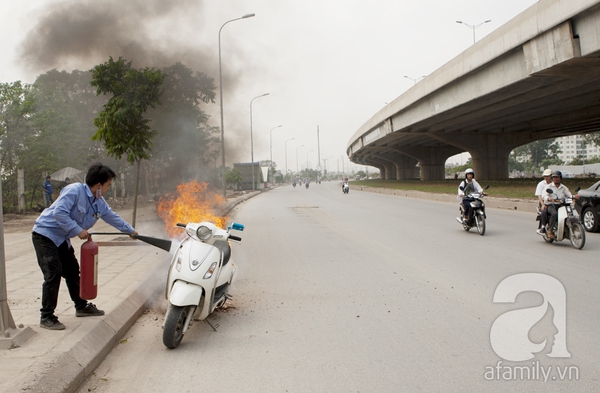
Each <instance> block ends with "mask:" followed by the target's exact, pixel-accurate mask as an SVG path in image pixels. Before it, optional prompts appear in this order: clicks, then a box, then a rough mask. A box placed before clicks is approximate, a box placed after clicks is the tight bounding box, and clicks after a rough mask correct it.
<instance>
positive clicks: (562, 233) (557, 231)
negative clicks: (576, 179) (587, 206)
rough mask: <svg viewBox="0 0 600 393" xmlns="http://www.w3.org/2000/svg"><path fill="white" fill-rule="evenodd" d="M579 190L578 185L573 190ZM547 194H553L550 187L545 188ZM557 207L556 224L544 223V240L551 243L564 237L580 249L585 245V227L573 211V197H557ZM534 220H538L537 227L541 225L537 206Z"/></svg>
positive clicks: (539, 211) (539, 210)
mask: <svg viewBox="0 0 600 393" xmlns="http://www.w3.org/2000/svg"><path fill="white" fill-rule="evenodd" d="M579 190H580V188H579V187H577V188H576V189H575V192H578V191H579ZM546 192H547V193H548V194H553V193H554V192H553V191H552V189H550V188H549V189H547V190H546ZM558 201H559V202H560V203H558V204H557V205H558V208H557V209H556V211H557V212H556V214H557V219H556V224H555V225H554V226H552V227H550V224H547V225H546V228H545V229H546V231H545V232H544V233H542V234H541V235H542V237H543V238H544V241H546V242H547V243H552V242H554V241H556V242H560V241H562V240H564V239H569V240H570V241H571V244H572V245H573V247H575V248H576V249H578V250H581V249H582V248H583V246H584V245H585V229H584V228H583V224H582V223H581V220H580V219H579V217H578V216H576V215H575V214H574V213H573V207H572V204H573V198H565V199H558ZM537 213H538V215H537V217H536V221H538V222H539V224H538V229H540V228H541V227H542V221H541V213H542V211H541V209H540V208H539V207H538V210H537ZM550 231H552V233H553V234H554V236H553V237H551V236H550V234H549V232H550Z"/></svg>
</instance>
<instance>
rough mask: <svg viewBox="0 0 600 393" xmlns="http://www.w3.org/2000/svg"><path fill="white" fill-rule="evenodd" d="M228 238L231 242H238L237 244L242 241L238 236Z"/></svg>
mask: <svg viewBox="0 0 600 393" xmlns="http://www.w3.org/2000/svg"><path fill="white" fill-rule="evenodd" d="M229 238H230V239H231V240H235V241H238V242H241V241H242V238H241V237H239V236H234V235H229Z"/></svg>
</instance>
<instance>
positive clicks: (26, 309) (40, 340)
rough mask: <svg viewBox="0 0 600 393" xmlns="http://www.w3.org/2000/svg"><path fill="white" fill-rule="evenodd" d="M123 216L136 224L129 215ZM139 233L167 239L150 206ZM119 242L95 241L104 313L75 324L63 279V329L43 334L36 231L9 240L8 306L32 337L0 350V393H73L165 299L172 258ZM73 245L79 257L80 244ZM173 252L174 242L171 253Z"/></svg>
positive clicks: (142, 212)
mask: <svg viewBox="0 0 600 393" xmlns="http://www.w3.org/2000/svg"><path fill="white" fill-rule="evenodd" d="M259 193H260V191H257V192H253V193H248V194H246V195H242V196H238V197H236V198H230V199H228V203H227V205H226V206H225V208H224V210H223V211H222V212H219V214H221V215H226V214H228V213H229V212H230V211H231V209H233V207H235V206H236V205H237V204H238V203H241V202H243V201H245V200H246V199H249V198H251V197H253V196H255V195H257V194H259ZM118 213H119V215H121V216H122V217H123V218H125V220H127V221H129V222H130V221H131V210H124V211H119V212H118ZM136 230H137V231H138V233H140V234H141V235H147V236H154V237H160V238H166V235H165V234H164V223H163V222H162V221H161V220H160V219H159V218H158V217H157V216H156V213H155V210H154V206H153V205H150V206H145V207H142V208H138V213H137V225H136ZM91 231H92V232H105V231H113V232H114V228H112V227H111V226H109V225H108V224H106V223H104V222H103V221H102V220H100V222H99V223H98V224H97V225H96V226H94V228H92V230H91ZM121 239H128V237H126V236H96V237H94V241H95V242H97V243H98V244H99V255H98V258H99V264H98V265H99V268H98V282H99V284H98V297H97V298H96V299H94V300H92V303H94V304H96V305H97V306H98V308H100V309H102V310H104V311H105V312H106V314H105V315H104V316H101V317H86V318H76V317H75V309H74V307H73V302H72V301H71V299H70V297H69V294H68V290H67V287H66V285H65V283H64V280H63V281H62V282H61V289H60V294H59V299H58V307H57V309H56V313H55V314H56V316H57V317H58V318H59V320H60V321H61V322H62V323H63V324H64V325H65V326H66V329H65V330H62V331H50V330H46V329H42V328H40V327H39V323H40V312H39V309H40V307H41V299H40V296H41V292H42V282H43V278H42V273H41V271H40V268H39V266H38V265H37V259H36V257H35V252H34V249H33V245H32V243H31V227H29V228H27V230H24V231H21V232H15V233H5V236H4V245H5V253H6V255H5V260H6V278H7V290H8V305H9V308H10V312H11V314H12V317H13V319H14V321H15V323H16V325H17V326H18V327H19V326H20V325H24V327H25V328H24V329H22V332H24V331H27V332H28V333H30V334H31V337H30V338H29V339H28V340H26V341H25V342H23V343H21V344H20V345H19V346H18V347H13V348H11V349H0V370H2V378H0V392H7V393H8V392H34V393H38V392H44V393H46V392H48V393H54V392H56V393H58V392H75V391H76V390H77V388H78V387H79V385H80V384H81V383H82V382H83V381H84V380H85V378H87V377H88V376H89V375H91V373H92V372H93V371H94V369H95V368H96V367H97V366H98V365H99V364H100V363H101V362H102V360H103V359H104V358H105V357H106V356H107V355H108V353H109V352H110V351H111V350H112V349H113V347H114V346H115V344H116V343H117V342H118V341H119V340H120V339H121V337H122V336H123V335H124V334H125V333H126V332H127V330H128V329H129V328H130V327H131V325H132V324H133V323H134V322H135V321H136V319H137V318H138V317H139V315H140V314H141V313H142V312H143V311H144V310H145V309H146V305H147V304H148V303H149V302H151V301H152V299H153V298H155V297H159V296H163V294H164V285H165V279H166V274H167V269H168V266H169V263H170V258H171V254H170V253H168V252H166V251H163V250H161V249H159V248H156V247H153V246H150V245H147V244H146V243H143V242H140V241H129V240H123V242H122V243H124V244H123V245H113V244H115V243H117V241H120V240H121ZM113 240H116V241H113ZM71 241H72V244H73V248H74V249H75V253H76V255H77V256H78V258H79V250H80V247H81V244H82V243H83V241H82V240H80V239H78V238H75V239H71ZM103 244H104V245H103ZM109 244H110V245H109ZM117 244H118V243H117ZM125 244H127V245H125ZM174 247H176V242H173V245H172V246H171V252H172V251H173V250H174ZM19 330H21V329H19ZM159 333H160V332H157V334H159ZM25 335H28V334H25ZM0 339H2V336H0ZM4 340H6V339H4Z"/></svg>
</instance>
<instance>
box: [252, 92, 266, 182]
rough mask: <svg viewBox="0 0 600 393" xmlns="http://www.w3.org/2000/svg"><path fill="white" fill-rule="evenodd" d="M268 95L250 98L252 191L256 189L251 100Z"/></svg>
mask: <svg viewBox="0 0 600 393" xmlns="http://www.w3.org/2000/svg"><path fill="white" fill-rule="evenodd" d="M268 95H269V93H265V94H261V95H259V96H256V97H254V98H253V99H251V100H250V156H251V158H250V165H252V191H255V190H256V183H255V182H254V141H253V139H252V101H254V100H256V99H257V98H260V97H264V96H268Z"/></svg>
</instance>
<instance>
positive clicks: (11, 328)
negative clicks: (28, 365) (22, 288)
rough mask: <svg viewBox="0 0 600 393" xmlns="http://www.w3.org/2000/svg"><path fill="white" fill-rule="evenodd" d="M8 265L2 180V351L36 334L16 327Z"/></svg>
mask: <svg viewBox="0 0 600 393" xmlns="http://www.w3.org/2000/svg"><path fill="white" fill-rule="evenodd" d="M6 287H7V285H6V264H5V252H4V211H3V209H2V179H0V349H10V348H14V347H19V346H21V344H23V343H24V342H25V341H27V340H28V339H29V338H30V337H31V336H32V335H33V334H34V333H35V332H34V331H33V329H31V328H30V327H24V326H23V325H19V328H17V326H16V325H15V321H14V319H13V317H12V314H11V313H10V308H9V307H8V290H7V289H6Z"/></svg>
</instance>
